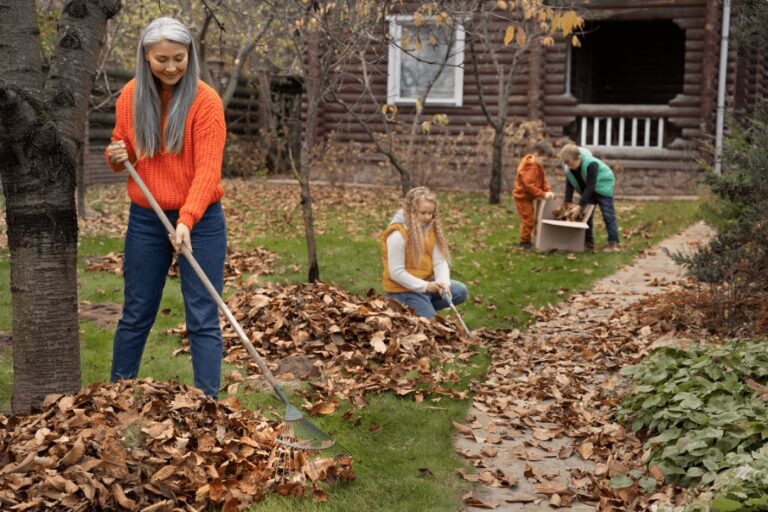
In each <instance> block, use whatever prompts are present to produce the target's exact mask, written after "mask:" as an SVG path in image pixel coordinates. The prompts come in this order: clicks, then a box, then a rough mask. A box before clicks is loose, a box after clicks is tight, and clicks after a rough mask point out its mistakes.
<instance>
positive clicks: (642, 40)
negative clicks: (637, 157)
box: [570, 21, 685, 105]
mask: <svg viewBox="0 0 768 512" xmlns="http://www.w3.org/2000/svg"><path fill="white" fill-rule="evenodd" d="M581 39H582V44H581V47H580V48H571V75H570V92H571V93H572V94H573V95H574V96H576V97H577V98H578V99H579V101H580V102H581V103H600V104H606V103H609V104H630V105H658V104H665V103H667V102H668V101H669V100H671V99H672V98H674V97H675V95H677V94H678V93H680V92H682V90H683V74H684V71H685V69H684V67H685V32H684V31H683V30H682V29H681V28H680V27H678V26H677V25H676V24H675V23H673V22H672V21H588V22H587V23H586V25H585V35H584V36H583V37H582V38H581Z"/></svg>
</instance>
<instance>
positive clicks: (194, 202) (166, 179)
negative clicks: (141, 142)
mask: <svg viewBox="0 0 768 512" xmlns="http://www.w3.org/2000/svg"><path fill="white" fill-rule="evenodd" d="M134 87H135V82H134V81H133V80H131V81H130V82H128V83H127V84H125V87H123V90H122V91H121V93H120V98H118V100H117V104H116V105H115V114H116V121H115V129H114V130H113V131H112V140H113V141H117V140H123V141H125V145H126V148H127V150H128V158H129V159H130V161H131V162H133V163H134V167H135V168H136V172H138V173H139V176H141V179H142V180H144V182H145V183H146V184H147V187H148V188H149V191H150V192H152V195H153V196H155V199H156V200H157V202H158V204H159V205H160V207H161V208H162V209H163V210H179V220H178V223H179V224H181V223H183V224H186V225H187V226H189V228H190V229H192V227H193V226H194V225H195V223H197V221H199V220H200V217H202V216H203V213H205V210H206V208H208V206H210V205H211V204H212V203H215V202H216V201H218V200H219V199H221V198H222V196H224V189H223V188H222V186H221V162H222V159H223V156H224V143H225V141H226V137H227V128H226V124H225V122H224V109H223V107H222V103H221V98H219V95H218V94H217V93H216V91H214V90H213V89H212V88H211V87H210V86H208V85H206V84H205V83H203V82H202V81H201V82H199V83H198V88H197V96H196V97H195V100H194V101H193V102H192V105H191V106H190V108H189V112H188V113H187V120H186V124H185V125H184V146H183V148H182V150H181V153H179V154H175V153H166V152H165V145H164V144H163V148H162V151H161V152H159V153H157V154H155V155H154V156H152V157H144V158H142V159H141V160H139V161H137V160H136V151H135V148H136V143H135V138H134V132H133V90H134ZM160 100H161V102H162V105H163V116H162V124H161V133H163V134H164V133H165V117H166V112H167V110H168V104H169V102H170V100H171V93H170V91H165V90H162V91H161V93H160ZM105 154H106V152H105ZM107 163H108V164H109V165H110V167H112V169H113V170H114V171H121V170H123V169H124V168H125V166H124V165H123V164H120V165H113V164H112V163H111V162H110V160H109V156H108V155H107ZM128 196H129V197H130V198H131V201H133V202H134V203H136V204H138V205H139V206H143V207H144V208H151V205H150V204H149V201H147V199H146V198H145V197H144V194H142V192H141V189H139V186H138V185H137V184H136V183H135V182H134V181H133V180H132V179H131V178H130V177H129V178H128Z"/></svg>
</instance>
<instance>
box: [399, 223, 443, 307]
mask: <svg viewBox="0 0 768 512" xmlns="http://www.w3.org/2000/svg"><path fill="white" fill-rule="evenodd" d="M389 224H390V225H392V224H403V225H405V216H404V214H403V211H402V210H399V211H398V212H397V213H396V214H395V216H394V217H393V218H392V220H391V221H390V223H389ZM387 270H389V276H390V277H391V278H392V280H393V281H394V282H396V283H397V284H399V285H400V286H402V287H403V288H407V289H409V290H411V291H413V292H421V293H425V292H426V291H427V281H425V280H423V279H419V278H418V277H416V276H414V275H413V274H411V273H410V272H408V271H407V270H406V269H405V238H403V235H401V234H400V231H397V230H395V231H393V232H392V233H390V235H389V236H388V237H387ZM432 272H433V273H434V280H435V281H436V282H438V283H444V284H447V285H450V284H451V272H450V269H449V267H448V261H447V260H446V259H445V257H444V256H443V253H442V252H440V248H439V247H438V246H437V244H435V248H434V249H433V250H432Z"/></svg>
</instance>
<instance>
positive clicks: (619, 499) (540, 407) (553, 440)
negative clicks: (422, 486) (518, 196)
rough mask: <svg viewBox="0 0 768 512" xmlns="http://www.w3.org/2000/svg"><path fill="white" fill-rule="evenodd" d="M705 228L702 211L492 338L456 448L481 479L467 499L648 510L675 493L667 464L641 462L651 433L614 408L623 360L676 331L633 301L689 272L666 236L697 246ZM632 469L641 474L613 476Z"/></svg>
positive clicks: (488, 503) (524, 506) (510, 506)
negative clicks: (663, 467) (628, 481)
mask: <svg viewBox="0 0 768 512" xmlns="http://www.w3.org/2000/svg"><path fill="white" fill-rule="evenodd" d="M709 236H711V230H710V229H709V228H708V227H707V226H706V225H704V224H703V223H697V224H695V225H693V226H691V227H690V228H688V229H686V230H684V231H683V232H681V233H679V234H677V235H675V236H673V237H670V238H668V239H667V240H665V241H663V242H661V243H660V244H659V246H657V247H655V248H654V249H652V250H649V251H646V253H645V254H644V255H642V256H641V257H639V258H638V259H637V260H636V261H635V262H634V263H633V264H632V265H631V266H628V267H625V268H623V269H622V270H620V271H619V272H617V273H616V274H614V275H612V276H609V277H607V278H604V279H602V280H601V281H599V282H597V283H596V284H595V286H594V287H593V289H592V290H590V291H586V292H582V293H580V294H577V295H574V296H573V297H571V298H570V299H568V300H567V301H565V302H564V303H562V304H560V305H559V306H558V307H557V308H550V309H542V310H540V311H539V314H538V315H537V318H536V319H535V320H534V321H533V323H532V324H531V325H529V326H528V329H527V332H525V333H513V334H511V335H509V336H506V337H504V338H502V339H500V342H499V344H498V345H497V346H495V347H493V348H492V349H491V357H492V361H491V364H490V366H489V369H488V373H487V374H486V381H485V382H483V383H482V384H479V385H476V386H475V387H474V389H473V392H474V400H473V404H472V407H471V408H470V410H469V412H468V415H467V419H466V423H465V424H455V425H454V426H455V427H456V436H455V440H454V445H455V449H456V450H457V452H459V453H460V454H461V455H463V456H464V457H466V459H467V461H468V462H469V463H470V464H472V465H474V466H475V467H477V470H476V471H475V472H474V473H471V472H468V471H464V470H463V469H462V470H459V473H460V474H461V475H462V476H463V477H464V478H465V479H467V480H470V481H473V482H478V484H477V486H476V487H475V489H474V490H473V491H472V492H469V493H467V494H466V495H465V496H464V497H463V499H464V503H465V506H466V510H478V509H493V510H500V511H510V512H511V511H515V512H516V511H531V510H547V509H551V507H558V508H559V509H560V510H573V511H586V510H617V511H618V510H645V509H647V508H648V507H649V506H650V505H651V504H652V503H661V502H665V501H669V500H670V499H672V498H674V496H675V490H674V489H673V488H672V487H670V486H666V485H665V484H664V481H663V475H661V473H660V472H659V471H657V470H656V469H655V468H651V470H650V472H648V471H647V469H646V468H645V465H644V464H643V460H644V459H643V455H644V450H643V443H642V442H641V441H640V440H639V439H638V438H637V437H636V436H635V435H634V434H633V433H632V432H628V431H626V430H625V429H624V428H623V426H622V425H620V424H618V423H616V422H614V421H613V418H612V411H613V409H614V407H615V406H616V405H617V404H618V402H619V401H620V399H621V392H620V390H618V389H617V386H619V384H620V377H619V375H618V371H619V370H620V369H621V368H622V367H623V366H626V365H630V364H636V363H638V362H639V361H641V360H642V359H643V358H645V357H646V356H647V355H648V353H649V352H650V350H651V349H652V348H654V346H656V345H658V344H661V343H664V344H666V343H669V342H670V338H669V337H668V336H666V337H663V338H659V336H660V334H659V333H658V331H657V330H655V329H652V328H651V327H650V326H649V323H650V320H649V318H648V315H643V314H642V312H640V313H638V311H636V310H637V308H635V311H634V312H633V313H632V314H630V313H628V312H627V311H628V307H629V306H630V305H632V304H636V303H638V302H639V301H641V300H646V301H649V300H650V301H652V298H653V297H655V296H661V294H664V293H668V292H672V291H674V290H678V289H680V288H682V287H684V286H685V284H686V282H688V279H687V278H685V276H684V269H682V268H681V267H678V266H677V265H676V264H675V263H674V262H673V261H672V260H671V259H670V258H669V257H668V256H667V255H666V253H665V252H664V251H663V250H662V247H663V248H666V249H668V250H670V251H672V252H675V251H680V250H682V251H685V252H691V251H692V250H693V249H695V247H696V245H697V244H698V243H699V242H701V241H704V240H706V239H707V238H708V237H709ZM635 469H636V470H639V471H641V472H642V473H643V475H642V476H641V478H642V479H643V480H642V482H641V481H640V480H641V479H640V478H637V479H636V480H635V481H634V485H631V486H629V487H625V488H623V489H613V488H611V487H610V486H609V485H608V482H609V480H610V479H611V478H612V477H614V476H616V475H627V474H628V473H629V471H630V470H635ZM635 475H637V473H635ZM654 480H655V482H654ZM639 484H643V485H642V486H641V485H639ZM654 487H655V488H654Z"/></svg>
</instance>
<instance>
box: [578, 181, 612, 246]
mask: <svg viewBox="0 0 768 512" xmlns="http://www.w3.org/2000/svg"><path fill="white" fill-rule="evenodd" d="M593 197H594V198H595V199H596V203H597V206H599V207H600V213H602V215H603V221H605V229H606V231H608V243H619V225H618V224H617V222H616V209H615V208H614V207H613V198H612V197H607V196H601V195H600V194H597V193H595V194H594V196H593ZM594 216H595V214H594V212H592V215H590V216H589V220H587V224H589V228H587V232H586V233H585V235H584V236H585V238H584V241H585V243H586V245H591V246H594V245H595V235H594V233H593V232H592V218H593V217H594Z"/></svg>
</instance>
